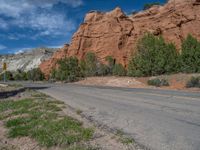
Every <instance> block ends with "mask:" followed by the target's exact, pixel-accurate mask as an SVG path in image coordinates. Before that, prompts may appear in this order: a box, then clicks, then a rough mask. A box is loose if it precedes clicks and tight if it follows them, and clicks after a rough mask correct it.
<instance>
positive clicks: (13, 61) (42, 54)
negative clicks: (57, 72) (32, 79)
mask: <svg viewBox="0 0 200 150" xmlns="http://www.w3.org/2000/svg"><path fill="white" fill-rule="evenodd" d="M56 50H57V49H53V48H35V49H32V50H27V51H26V52H23V53H19V54H13V55H3V56H0V64H2V63H3V62H6V63H7V66H8V70H9V71H16V70H17V69H20V70H23V71H28V70H31V69H33V68H37V67H39V65H40V64H41V62H43V61H45V60H48V59H49V58H50V57H51V56H52V55H53V53H54V52H55V51H56ZM1 66H2V65H1Z"/></svg>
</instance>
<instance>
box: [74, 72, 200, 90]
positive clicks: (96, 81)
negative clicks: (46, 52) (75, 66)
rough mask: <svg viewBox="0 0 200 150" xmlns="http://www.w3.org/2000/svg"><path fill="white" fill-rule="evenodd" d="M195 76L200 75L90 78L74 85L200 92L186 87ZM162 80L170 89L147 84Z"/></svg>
mask: <svg viewBox="0 0 200 150" xmlns="http://www.w3.org/2000/svg"><path fill="white" fill-rule="evenodd" d="M193 76H200V74H174V75H162V76H156V77H141V78H134V77H114V76H111V77H89V78H86V79H84V80H81V81H78V82H76V83H74V84H81V85H98V86H113V87H128V88H161V89H173V90H188V91H200V89H198V88H191V89H187V88H186V87H185V85H186V84H187V82H188V81H189V80H190V79H191V77H193ZM153 78H160V79H167V80H168V82H169V84H170V86H168V87H153V86H149V85H148V84H147V81H148V80H149V79H153Z"/></svg>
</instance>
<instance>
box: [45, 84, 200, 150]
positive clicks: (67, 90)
mask: <svg viewBox="0 0 200 150" xmlns="http://www.w3.org/2000/svg"><path fill="white" fill-rule="evenodd" d="M43 86H44V85H43ZM46 86H47V87H49V88H46V89H42V90H41V91H42V92H44V93H46V94H49V95H51V96H52V97H55V98H57V99H59V100H62V101H64V102H66V103H67V104H68V105H71V106H72V107H75V108H77V109H81V110H83V111H84V114H85V115H87V116H90V117H91V118H92V119H94V120H96V121H98V122H100V123H102V124H105V125H107V126H109V127H111V128H118V129H123V131H124V132H126V133H127V134H129V135H131V136H132V137H133V138H134V139H135V140H136V141H137V142H139V143H140V144H142V145H145V146H146V147H148V148H150V149H153V150H200V93H186V92H178V91H166V90H150V89H128V88H109V87H87V86H79V85H71V84H65V85H46Z"/></svg>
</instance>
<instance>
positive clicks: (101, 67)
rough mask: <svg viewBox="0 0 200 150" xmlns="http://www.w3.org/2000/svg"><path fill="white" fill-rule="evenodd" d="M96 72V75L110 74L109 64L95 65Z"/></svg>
mask: <svg viewBox="0 0 200 150" xmlns="http://www.w3.org/2000/svg"><path fill="white" fill-rule="evenodd" d="M97 74H98V76H106V75H108V74H110V68H109V66H107V65H105V64H102V63H100V64H99V66H98V67H97Z"/></svg>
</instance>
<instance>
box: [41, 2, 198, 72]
mask: <svg viewBox="0 0 200 150" xmlns="http://www.w3.org/2000/svg"><path fill="white" fill-rule="evenodd" d="M146 32H150V33H153V34H154V35H156V36H159V35H162V36H163V37H164V39H165V40H166V41H167V42H172V43H174V44H175V45H176V46H177V48H178V49H180V46H181V41H182V40H183V39H184V38H185V37H186V36H187V35H188V34H192V35H193V36H194V37H196V38H197V39H199V40H200V1H199V0H169V1H168V3H167V4H165V5H164V6H153V7H152V8H150V9H148V10H145V11H141V12H138V13H136V14H133V15H130V16H127V15H125V14H124V13H123V11H122V10H121V9H120V8H116V9H114V10H113V11H111V12H107V13H102V12H98V11H91V12H89V13H88V14H86V16H85V19H84V23H82V24H81V25H80V27H79V29H78V31H77V32H76V33H75V34H74V35H73V37H72V41H71V44H70V45H69V47H67V48H63V49H64V50H65V51H63V49H61V50H60V51H58V52H56V54H55V55H54V56H53V57H52V58H51V59H50V60H48V61H46V62H43V63H42V64H41V65H40V68H41V70H42V71H43V72H44V73H45V74H46V75H49V73H50V71H51V69H52V67H54V66H55V63H56V61H57V59H60V58H62V57H67V56H77V57H78V58H79V59H83V58H84V55H85V54H86V53H87V52H89V51H92V52H94V53H95V54H96V56H97V57H98V60H99V61H101V62H103V63H105V57H106V56H108V55H110V56H113V58H114V59H116V62H118V63H121V64H123V65H124V66H125V67H126V66H127V64H128V60H129V58H130V56H131V55H132V54H134V50H135V47H136V44H137V41H138V39H139V38H141V37H142V36H143V35H144V33H146Z"/></svg>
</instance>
